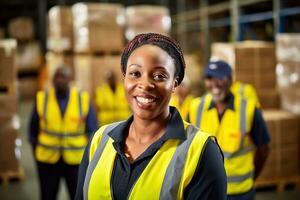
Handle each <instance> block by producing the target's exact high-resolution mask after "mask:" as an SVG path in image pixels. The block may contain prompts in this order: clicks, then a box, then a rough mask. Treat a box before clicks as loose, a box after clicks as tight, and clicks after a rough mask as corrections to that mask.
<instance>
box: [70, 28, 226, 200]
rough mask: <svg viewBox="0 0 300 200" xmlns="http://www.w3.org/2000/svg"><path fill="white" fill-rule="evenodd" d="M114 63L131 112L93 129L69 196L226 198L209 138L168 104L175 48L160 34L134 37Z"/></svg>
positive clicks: (180, 66)
mask: <svg viewBox="0 0 300 200" xmlns="http://www.w3.org/2000/svg"><path fill="white" fill-rule="evenodd" d="M121 66H122V72H123V74H124V86H125V93H126V98H127V101H128V103H129V105H130V107H131V109H132V112H133V116H131V117H130V118H129V119H128V120H127V121H124V122H117V123H114V124H109V125H106V126H103V127H101V128H100V129H99V130H98V131H97V132H96V133H95V135H94V137H93V138H92V140H91V141H90V144H89V145H88V146H87V148H86V151H85V155H84V158H83V160H82V163H81V167H80V172H79V179H78V185H77V194H76V199H117V200H119V199H226V175H225V170H224V167H223V157H222V154H221V152H220V150H219V147H218V144H217V143H216V141H215V139H214V138H212V137H211V136H209V134H207V133H204V132H201V131H199V130H198V129H197V128H195V127H194V126H192V125H190V124H188V123H187V122H185V121H183V120H182V118H181V116H180V114H179V112H178V111H177V110H176V108H174V107H169V101H170V98H171V95H172V93H173V92H174V91H175V89H176V87H177V86H178V85H179V84H180V83H181V81H182V79H183V77H184V69H185V62H184V58H183V54H182V51H181V49H180V47H179V45H178V44H177V43H176V42H175V41H173V40H172V39H171V38H168V37H166V36H163V35H160V34H155V33H148V34H140V35H137V36H136V37H135V38H134V39H133V40H132V41H131V42H129V43H128V45H127V47H126V48H125V50H124V52H123V54H122V58H121Z"/></svg>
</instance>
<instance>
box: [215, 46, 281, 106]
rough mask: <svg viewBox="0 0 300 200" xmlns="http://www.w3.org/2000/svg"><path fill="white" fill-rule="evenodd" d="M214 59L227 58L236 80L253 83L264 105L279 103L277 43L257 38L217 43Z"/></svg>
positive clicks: (277, 104)
mask: <svg viewBox="0 0 300 200" xmlns="http://www.w3.org/2000/svg"><path fill="white" fill-rule="evenodd" d="M212 59H221V60H224V61H227V62H228V63H229V64H230V65H231V66H232V68H233V70H234V78H235V80H237V81H241V82H245V83H250V84H252V85H253V86H254V87H255V89H256V90H257V93H258V97H259V100H260V102H261V105H262V108H279V107H280V98H279V93H278V90H277V86H276V73H275V68H276V56H275V46H274V44H272V43H266V42H256V41H251V42H250V41H249V42H240V43H214V44H213V45H212Z"/></svg>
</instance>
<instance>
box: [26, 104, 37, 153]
mask: <svg viewBox="0 0 300 200" xmlns="http://www.w3.org/2000/svg"><path fill="white" fill-rule="evenodd" d="M28 128H29V130H28V140H29V143H30V144H31V146H32V149H33V150H34V149H35V147H36V144H37V140H38V134H39V129H40V124H39V116H38V113H37V108H36V102H34V104H33V109H32V112H31V118H30V121H29V127H28Z"/></svg>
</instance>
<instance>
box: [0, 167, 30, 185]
mask: <svg viewBox="0 0 300 200" xmlns="http://www.w3.org/2000/svg"><path fill="white" fill-rule="evenodd" d="M24 179H25V175H24V170H23V169H22V168H21V167H20V168H19V169H18V170H17V171H6V172H0V180H1V182H2V184H3V185H7V184H8V183H9V182H10V181H12V180H18V181H20V182H22V181H24Z"/></svg>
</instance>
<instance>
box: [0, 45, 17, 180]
mask: <svg viewBox="0 0 300 200" xmlns="http://www.w3.org/2000/svg"><path fill="white" fill-rule="evenodd" d="M15 54H16V41H15V40H11V39H10V40H0V108H1V109H0V174H1V175H5V174H6V173H11V172H19V170H20V164H19V161H18V156H17V155H16V154H15V152H16V151H15V150H16V144H15V143H16V140H17V136H18V129H19V125H20V123H19V120H18V115H17V113H18V110H17V108H18V98H17V90H16V83H17V76H16V67H15Z"/></svg>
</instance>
